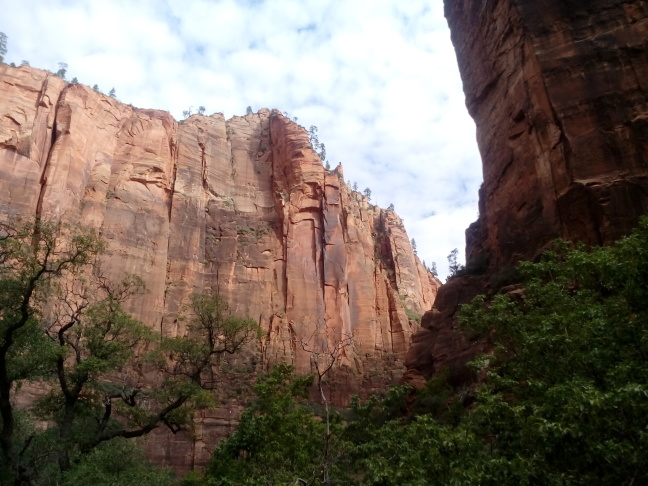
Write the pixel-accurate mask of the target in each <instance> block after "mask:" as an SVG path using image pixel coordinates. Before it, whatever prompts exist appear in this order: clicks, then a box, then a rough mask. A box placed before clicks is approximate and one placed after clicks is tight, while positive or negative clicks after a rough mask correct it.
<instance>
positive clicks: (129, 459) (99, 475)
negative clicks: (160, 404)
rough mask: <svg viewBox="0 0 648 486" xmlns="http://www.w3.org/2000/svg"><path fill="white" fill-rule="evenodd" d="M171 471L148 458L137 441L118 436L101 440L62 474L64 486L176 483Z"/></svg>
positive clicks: (142, 485)
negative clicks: (108, 440) (98, 444)
mask: <svg viewBox="0 0 648 486" xmlns="http://www.w3.org/2000/svg"><path fill="white" fill-rule="evenodd" d="M176 482H177V481H176V479H175V478H174V476H173V474H172V473H171V471H169V470H168V469H165V468H161V467H158V466H156V465H154V464H152V463H151V462H149V461H148V460H147V459H146V457H144V453H143V451H142V449H141V448H140V447H138V445H137V444H135V443H134V441H129V440H126V439H115V440H114V441H111V442H108V443H104V444H101V445H100V446H99V447H97V448H96V449H94V450H93V451H92V452H90V453H89V454H86V455H85V456H83V457H82V458H81V460H80V461H79V463H78V464H77V465H75V467H74V468H73V469H72V470H70V471H68V472H67V473H66V474H64V475H63V480H62V482H61V484H62V486H77V485H80V484H92V485H93V486H132V485H138V486H173V485H174V484H176Z"/></svg>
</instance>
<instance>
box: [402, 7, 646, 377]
mask: <svg viewBox="0 0 648 486" xmlns="http://www.w3.org/2000/svg"><path fill="white" fill-rule="evenodd" d="M444 3H445V15H446V18H447V20H448V24H449V26H450V29H451V33H452V42H453V44H454V46H455V50H456V54H457V60H458V63H459V69H460V72H461V78H462V81H463V86H464V92H465V95H466V106H467V107H468V110H469V112H470V114H471V116H472V117H473V119H474V120H475V123H476V126H477V141H478V144H479V149H480V152H481V156H482V161H483V175H484V184H483V186H482V189H481V191H480V203H479V204H480V216H479V219H478V221H477V222H475V223H473V224H472V225H471V226H470V228H468V230H467V231H466V260H467V262H468V264H469V266H470V264H471V263H472V264H475V263H478V264H479V265H476V266H480V265H481V266H486V267H487V268H488V272H487V274H488V276H489V277H490V281H491V282H495V281H497V280H498V279H499V278H498V277H499V275H503V274H506V272H507V268H510V267H511V266H512V265H514V264H515V262H517V261H519V260H520V259H532V258H534V257H535V256H536V255H538V254H539V253H540V252H541V251H542V250H543V249H545V248H546V247H547V245H548V244H549V243H550V242H551V241H552V240H553V239H555V238H558V237H561V238H565V239H568V240H574V241H582V242H585V243H587V244H594V245H600V244H608V243H610V242H612V241H614V240H615V239H618V238H619V237H621V236H623V235H625V234H627V233H628V232H629V231H630V229H631V228H632V227H633V226H634V225H635V224H636V222H637V219H638V217H639V216H640V215H642V214H645V213H646V212H647V210H648V41H647V39H648V3H647V2H645V1H644V0H625V1H613V2H611V1H608V0H587V1H580V0H569V1H566V0H493V1H481V0H446V1H445V2H444ZM488 283H489V278H482V279H478V278H476V277H470V278H463V279H461V281H460V282H453V283H452V285H448V286H444V288H443V289H442V291H441V292H440V294H439V298H438V299H437V303H436V305H435V307H436V308H435V310H434V311H433V312H431V313H430V314H429V315H428V316H426V317H425V318H424V324H423V327H424V328H425V329H423V330H422V331H421V332H420V333H418V334H417V335H416V336H415V338H414V343H415V344H414V346H413V347H412V349H411V350H410V353H409V357H408V363H409V365H408V366H409V367H410V369H411V370H410V372H411V373H410V374H416V373H423V374H424V375H426V376H427V375H429V374H430V373H432V372H433V371H434V370H435V369H438V368H439V367H441V366H445V365H450V366H451V367H454V368H458V367H461V366H460V365H461V363H462V362H464V361H465V359H467V356H470V355H471V347H470V345H469V343H466V342H465V340H464V339H463V337H462V336H461V335H460V333H458V332H457V331H456V330H454V328H453V327H452V322H453V316H454V313H455V311H456V308H457V306H458V305H459V304H461V303H464V302H466V301H467V300H469V299H470V298H471V297H472V296H474V295H475V294H476V293H483V292H484V291H487V290H488ZM495 290H496V289H495Z"/></svg>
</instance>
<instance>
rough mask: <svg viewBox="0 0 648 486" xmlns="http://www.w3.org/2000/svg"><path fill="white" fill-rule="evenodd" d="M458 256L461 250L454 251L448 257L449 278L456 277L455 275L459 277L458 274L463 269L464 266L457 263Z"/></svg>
mask: <svg viewBox="0 0 648 486" xmlns="http://www.w3.org/2000/svg"><path fill="white" fill-rule="evenodd" d="M458 255H459V250H458V249H456V248H455V249H453V250H452V251H451V252H450V254H449V255H448V272H449V273H448V278H452V277H454V276H455V275H457V272H459V271H460V270H461V269H462V268H463V267H462V265H461V264H460V263H459V262H458V261H457V256H458Z"/></svg>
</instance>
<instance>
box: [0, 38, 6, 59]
mask: <svg viewBox="0 0 648 486" xmlns="http://www.w3.org/2000/svg"><path fill="white" fill-rule="evenodd" d="M6 55H7V34H5V33H4V32H0V64H4V57H5V56H6Z"/></svg>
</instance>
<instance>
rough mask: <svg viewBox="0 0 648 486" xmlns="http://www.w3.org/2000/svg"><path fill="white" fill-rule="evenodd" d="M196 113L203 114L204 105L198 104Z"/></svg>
mask: <svg viewBox="0 0 648 486" xmlns="http://www.w3.org/2000/svg"><path fill="white" fill-rule="evenodd" d="M198 114H199V115H204V114H205V107H204V106H202V105H201V106H199V107H198Z"/></svg>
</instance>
